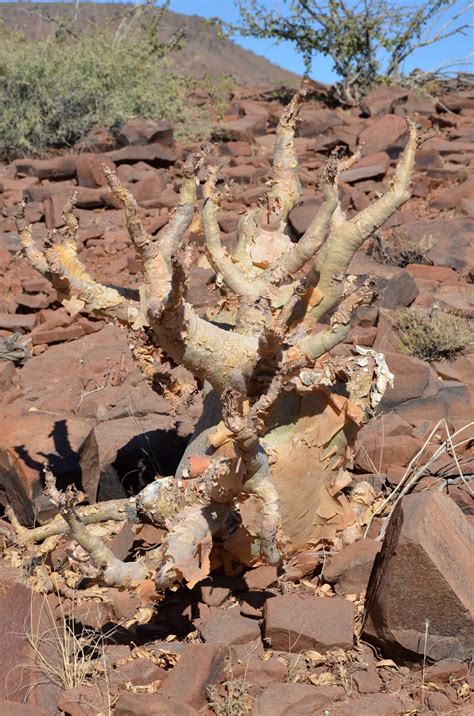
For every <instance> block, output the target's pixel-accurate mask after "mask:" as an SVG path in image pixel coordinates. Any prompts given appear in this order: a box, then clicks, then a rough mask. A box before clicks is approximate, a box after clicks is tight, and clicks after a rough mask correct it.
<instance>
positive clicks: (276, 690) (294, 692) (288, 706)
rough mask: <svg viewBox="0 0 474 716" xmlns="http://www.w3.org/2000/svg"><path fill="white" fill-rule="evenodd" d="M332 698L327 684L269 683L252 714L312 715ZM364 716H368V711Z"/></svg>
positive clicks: (258, 715) (256, 701)
mask: <svg viewBox="0 0 474 716" xmlns="http://www.w3.org/2000/svg"><path fill="white" fill-rule="evenodd" d="M333 700H334V695H333V691H331V688H330V687H327V686H326V687H317V686H312V685H310V684H292V683H288V684H271V685H270V686H267V688H266V689H265V690H264V691H263V692H262V693H261V694H260V696H258V698H257V699H255V702H254V707H253V710H252V716H287V715H289V714H298V716H306V715H307V716H310V715H311V716H313V714H319V713H323V707H324V706H325V705H326V704H330V703H332V701H333ZM332 712H333V709H332V708H331V714H332ZM364 716H368V713H367V714H365V715H364ZM377 716H378V715H377Z"/></svg>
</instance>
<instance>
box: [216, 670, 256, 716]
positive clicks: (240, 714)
mask: <svg viewBox="0 0 474 716" xmlns="http://www.w3.org/2000/svg"><path fill="white" fill-rule="evenodd" d="M222 688H223V689H224V696H220V694H219V693H218V690H217V688H216V687H215V686H209V687H208V689H207V693H208V699H209V706H210V708H211V709H212V711H214V713H215V714H216V715H217V716H244V714H248V713H250V712H251V705H250V699H249V696H248V693H249V690H250V684H249V683H248V682H247V681H245V679H229V680H228V681H225V682H224V683H223V684H222Z"/></svg>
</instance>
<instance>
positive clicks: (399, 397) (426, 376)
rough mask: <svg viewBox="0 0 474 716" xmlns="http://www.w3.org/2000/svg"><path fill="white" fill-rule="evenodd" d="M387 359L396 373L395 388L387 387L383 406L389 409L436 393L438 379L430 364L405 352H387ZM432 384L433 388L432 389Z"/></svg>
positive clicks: (392, 370)
mask: <svg viewBox="0 0 474 716" xmlns="http://www.w3.org/2000/svg"><path fill="white" fill-rule="evenodd" d="M385 360H386V362H387V365H388V367H389V369H390V371H391V372H392V373H393V375H394V381H393V388H387V390H386V392H385V393H384V396H383V399H382V403H381V407H382V408H383V410H384V411H387V412H388V411H389V410H391V409H393V408H394V407H395V406H397V405H398V404H399V403H403V402H405V401H406V400H411V399H412V398H418V397H420V396H423V395H427V394H429V393H430V392H431V393H432V394H436V392H437V388H438V380H437V378H436V375H435V372H434V371H433V369H432V368H431V367H430V364H429V363H427V362H426V361H423V360H420V359H419V358H413V356H409V355H406V354H403V353H391V352H387V353H385ZM431 384H433V389H432V390H431V391H430V390H429V389H430V387H431Z"/></svg>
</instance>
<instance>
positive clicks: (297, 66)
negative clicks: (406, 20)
mask: <svg viewBox="0 0 474 716" xmlns="http://www.w3.org/2000/svg"><path fill="white" fill-rule="evenodd" d="M261 2H262V4H264V5H266V7H267V8H269V9H273V8H275V9H279V10H280V11H281V12H282V13H284V12H285V8H287V6H286V5H285V3H284V2H283V0H261ZM409 2H410V0H403V5H406V4H408V3H409ZM400 4H402V3H400ZM412 4H417V3H416V2H413V3H412ZM471 6H474V3H472V2H469V0H457V2H456V3H455V4H454V6H453V7H452V8H451V9H450V10H449V12H448V13H446V15H445V16H443V17H444V20H443V22H445V21H446V19H448V18H450V17H452V16H453V15H456V14H457V13H458V12H459V11H460V10H462V9H464V8H466V7H471ZM170 9H171V10H174V11H175V12H181V13H183V14H185V15H201V16H202V17H207V18H209V17H220V18H222V19H223V20H224V21H227V22H236V21H237V20H238V17H239V13H238V10H237V9H236V6H235V3H234V0H171V3H170ZM466 18H467V20H463V23H464V22H469V23H470V24H471V25H473V24H474V9H473V8H472V7H471V10H470V12H469V13H468V14H467V15H466ZM234 40H235V41H236V42H238V44H240V45H242V46H243V47H245V48H247V49H249V50H253V51H254V52H256V53H257V54H259V55H263V56H264V57H266V58H267V59H269V60H270V61H271V62H275V63H276V64H278V65H280V66H281V67H285V68H286V69H288V70H292V71H293V72H297V73H302V72H303V69H304V67H303V61H302V60H301V58H300V57H299V55H298V54H297V53H296V51H295V49H294V45H292V44H291V43H290V42H280V43H275V42H272V41H271V40H260V39H254V38H249V37H235V38H234ZM471 52H474V34H473V31H472V30H471V31H470V36H469V37H464V36H462V35H456V36H454V37H451V38H447V39H446V40H443V41H442V42H440V43H437V44H436V45H433V46H430V47H426V48H421V49H420V50H418V51H416V52H415V53H414V54H413V56H412V57H410V58H408V59H407V61H406V63H405V65H404V68H403V69H404V71H405V72H410V71H411V70H413V69H414V68H416V67H419V68H421V69H422V70H432V69H434V68H435V67H437V66H438V65H441V64H442V63H444V62H448V61H451V60H454V59H462V58H463V57H466V56H467V55H468V54H469V53H471ZM469 61H470V62H471V63H472V62H473V61H474V56H473V57H470V58H469ZM465 69H468V68H465ZM470 71H471V72H472V71H473V67H472V65H471V67H470ZM311 74H312V76H313V77H314V79H316V80H319V81H320V82H328V83H330V82H333V81H335V79H336V76H335V74H334V72H333V71H332V62H331V60H330V59H329V58H327V57H323V56H321V55H320V56H315V57H314V60H313V71H312V73H311Z"/></svg>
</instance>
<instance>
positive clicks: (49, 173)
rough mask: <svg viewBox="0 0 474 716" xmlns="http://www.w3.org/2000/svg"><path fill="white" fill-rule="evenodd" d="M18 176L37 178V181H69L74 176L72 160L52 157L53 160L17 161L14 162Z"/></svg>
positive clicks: (74, 166) (74, 167) (70, 158)
mask: <svg viewBox="0 0 474 716" xmlns="http://www.w3.org/2000/svg"><path fill="white" fill-rule="evenodd" d="M15 167H16V173H17V175H18V176H30V177H38V179H50V180H53V181H54V180H56V179H70V178H71V177H74V176H75V175H76V163H75V161H74V158H73V157H71V156H69V157H54V158H53V159H18V160H17V161H16V162H15Z"/></svg>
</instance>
